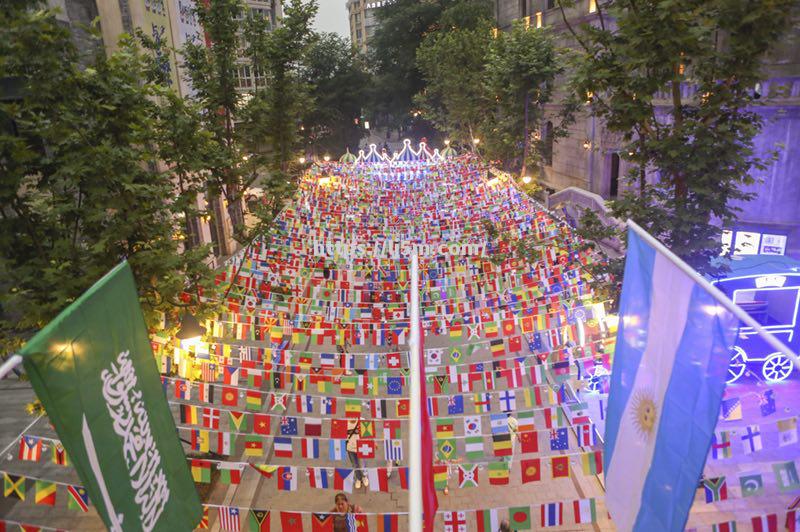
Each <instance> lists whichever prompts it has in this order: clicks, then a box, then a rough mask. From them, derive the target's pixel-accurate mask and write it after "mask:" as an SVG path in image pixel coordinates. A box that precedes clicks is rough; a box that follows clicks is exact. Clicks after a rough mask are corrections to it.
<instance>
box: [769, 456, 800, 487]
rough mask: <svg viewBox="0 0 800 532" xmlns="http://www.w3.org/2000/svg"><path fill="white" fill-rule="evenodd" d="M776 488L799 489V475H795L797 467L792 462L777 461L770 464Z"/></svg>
mask: <svg viewBox="0 0 800 532" xmlns="http://www.w3.org/2000/svg"><path fill="white" fill-rule="evenodd" d="M772 470H773V472H774V473H775V479H776V480H777V483H778V489H779V490H781V491H782V492H787V491H794V490H796V489H800V477H798V476H797V468H796V467H795V465H794V462H791V461H790V462H778V463H776V464H772Z"/></svg>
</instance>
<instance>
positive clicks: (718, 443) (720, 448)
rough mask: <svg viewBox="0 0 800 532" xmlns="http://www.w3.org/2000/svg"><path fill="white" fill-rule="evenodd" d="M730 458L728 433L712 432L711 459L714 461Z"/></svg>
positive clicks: (725, 431) (724, 431) (721, 431)
mask: <svg viewBox="0 0 800 532" xmlns="http://www.w3.org/2000/svg"><path fill="white" fill-rule="evenodd" d="M731 456H732V454H731V437H730V432H729V431H727V430H717V431H714V434H713V435H712V436H711V457H712V458H713V459H714V460H723V459H725V458H730V457H731Z"/></svg>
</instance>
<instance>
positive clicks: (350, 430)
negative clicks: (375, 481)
mask: <svg viewBox="0 0 800 532" xmlns="http://www.w3.org/2000/svg"><path fill="white" fill-rule="evenodd" d="M360 421H361V418H360V417H359V418H358V419H357V420H353V419H348V420H347V457H348V458H349V459H350V464H351V465H352V466H353V476H354V477H355V484H354V487H355V488H356V489H360V488H361V484H362V482H363V484H364V486H369V479H368V478H367V477H365V476H364V471H363V470H362V469H361V458H359V456H358V441H359V439H360V435H359V434H358V426H359V422H360Z"/></svg>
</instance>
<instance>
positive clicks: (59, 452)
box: [53, 442, 69, 466]
mask: <svg viewBox="0 0 800 532" xmlns="http://www.w3.org/2000/svg"><path fill="white" fill-rule="evenodd" d="M53 463H54V464H57V465H62V466H68V465H69V457H68V456H67V450H66V449H64V446H63V445H61V442H55V443H54V444H53Z"/></svg>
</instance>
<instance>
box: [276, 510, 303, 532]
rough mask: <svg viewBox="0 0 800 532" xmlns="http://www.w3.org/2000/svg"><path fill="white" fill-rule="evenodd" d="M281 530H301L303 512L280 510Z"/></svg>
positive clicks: (287, 531) (290, 531) (297, 531)
mask: <svg viewBox="0 0 800 532" xmlns="http://www.w3.org/2000/svg"><path fill="white" fill-rule="evenodd" d="M281 531H282V532H303V514H301V513H299V512H281Z"/></svg>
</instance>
